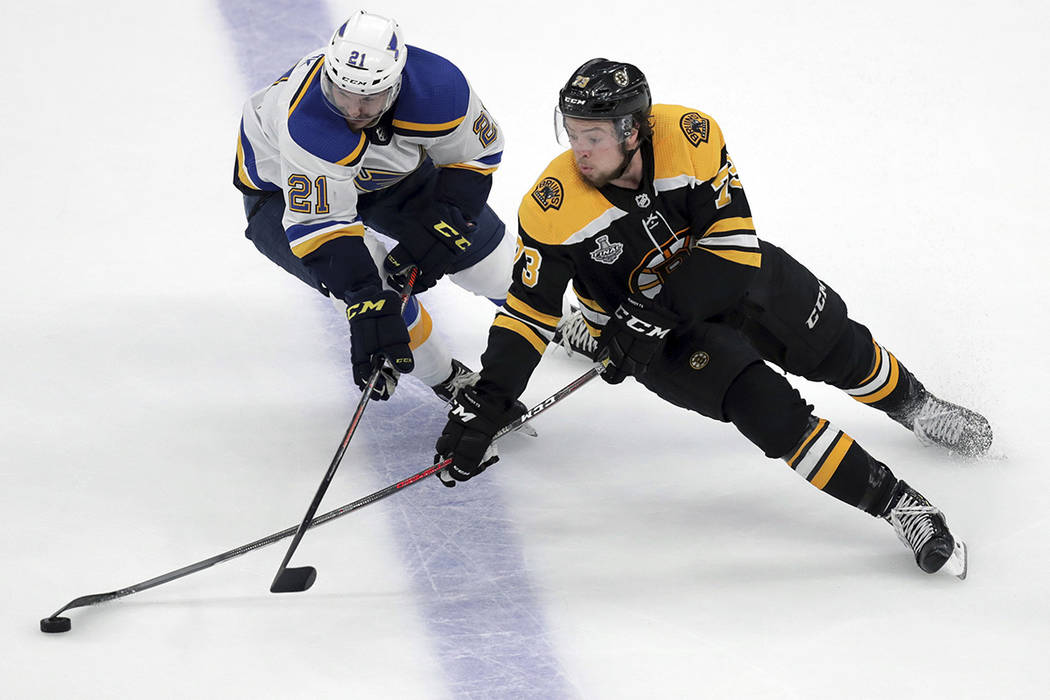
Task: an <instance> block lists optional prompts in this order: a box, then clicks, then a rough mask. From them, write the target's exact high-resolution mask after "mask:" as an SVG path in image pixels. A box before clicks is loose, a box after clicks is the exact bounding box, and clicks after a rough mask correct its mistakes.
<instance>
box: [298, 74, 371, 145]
mask: <svg viewBox="0 0 1050 700" xmlns="http://www.w3.org/2000/svg"><path fill="white" fill-rule="evenodd" d="M322 63H324V56H322V57H321V58H319V59H317V63H315V64H314V67H313V69H312V70H311V71H310V74H309V75H308V76H306V80H304V81H303V84H302V85H300V86H299V92H297V93H295V98H294V99H293V100H292V104H291V105H289V107H288V116H289V117H290V116H292V112H294V111H295V108H296V107H298V106H299V103H300V102H301V101H302V99H303V95H305V94H306V89H307V88H308V87H310V83H312V82H313V81H314V78H316V77H317V72H318V71H319V70H321V64H322ZM361 140H362V141H364V139H361Z"/></svg>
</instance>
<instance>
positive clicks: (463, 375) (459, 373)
mask: <svg viewBox="0 0 1050 700" xmlns="http://www.w3.org/2000/svg"><path fill="white" fill-rule="evenodd" d="M452 369H453V372H452V376H451V377H449V378H448V379H446V380H445V381H444V382H442V383H441V384H439V385H438V386H439V387H440V389H441V393H440V394H438V395H439V396H441V395H442V394H444V395H447V396H448V397H449V398H448V399H446V400H445V405H449V404H451V403H452V399H454V398H456V394H458V393H459V392H460V390H461V389H464V388H466V387H468V386H474V385H475V384H477V383H478V379H479V378H480V376H481V375H480V374H478V373H477V372H472V371H470V370H469V369H467V368H466V366H464V365H461V364H453V365H452ZM435 393H436V392H435Z"/></svg>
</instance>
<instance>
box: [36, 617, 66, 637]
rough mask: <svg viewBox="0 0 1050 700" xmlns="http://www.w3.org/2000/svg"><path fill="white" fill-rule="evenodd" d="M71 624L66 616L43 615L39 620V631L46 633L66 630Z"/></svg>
mask: <svg viewBox="0 0 1050 700" xmlns="http://www.w3.org/2000/svg"><path fill="white" fill-rule="evenodd" d="M72 626H73V623H72V621H70V619H69V618H68V617H45V618H44V619H43V620H41V621H40V631H41V632H47V633H48V634H56V633H61V632H68V631H69V630H70V629H71V628H72Z"/></svg>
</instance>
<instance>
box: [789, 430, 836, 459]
mask: <svg viewBox="0 0 1050 700" xmlns="http://www.w3.org/2000/svg"><path fill="white" fill-rule="evenodd" d="M825 425H827V421H826V420H824V419H823V418H821V419H820V420H819V421H817V427H815V428H813V430H812V431H811V432H810V434H809V435H807V436H806V439H805V440H803V441H802V444H801V445H799V446H798V451H797V452H795V454H793V455H791V459H789V460H788V466H789V467H794V466H795V460H797V459H798V456H799V455H800V454H802V450H804V449H806V445H808V444H809V443H810V442H812V441H813V438H814V437H816V436H817V435H818V434H819V433H820V431H821V430H823V429H824V426H825Z"/></svg>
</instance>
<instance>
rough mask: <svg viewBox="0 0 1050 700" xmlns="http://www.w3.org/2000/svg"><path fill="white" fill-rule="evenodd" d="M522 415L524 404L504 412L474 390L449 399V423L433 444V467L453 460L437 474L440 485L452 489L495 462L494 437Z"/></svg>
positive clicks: (462, 391) (518, 403)
mask: <svg viewBox="0 0 1050 700" xmlns="http://www.w3.org/2000/svg"><path fill="white" fill-rule="evenodd" d="M523 413H525V404H523V403H521V402H520V401H515V402H514V405H512V406H511V408H510V409H509V410H507V411H504V410H502V409H501V407H500V403H499V402H497V401H495V400H493V399H491V398H489V397H486V396H484V395H483V394H480V393H478V390H477V389H476V388H475V387H472V386H468V387H465V388H463V389H461V390H460V392H459V394H457V395H456V398H455V399H453V400H452V410H450V411H449V412H448V423H446V424H445V429H444V430H443V431H442V432H441V437H439V438H438V440H437V444H435V445H434V451H435V452H437V454H435V455H434V463H435V464H437V463H438V462H440V461H442V460H443V459H445V458H446V457H451V458H452V464H450V465H449V466H448V467H446V468H445V469H442V470H441V471H440V472H438V474H437V476H438V479H440V480H441V483H442V484H444V485H445V486H450V487H451V486H455V485H456V482H457V481H467V480H469V479H470V478H471V477H475V476H477V475H478V474H480V473H481V472H483V471H485V469H486V468H488V467H489V466H491V465H493V464H495V463H496V462H498V461H499V454H497V452H496V448H495V446H494V445H493V444H492V438H493V436H494V435H495V434H496V433H497V432H499V429H500V428H502V427H503V426H504V425H507V424H508V423H510V422H512V421H515V420H517V419H518V418H520V417H521V415H522V414H523Z"/></svg>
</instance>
